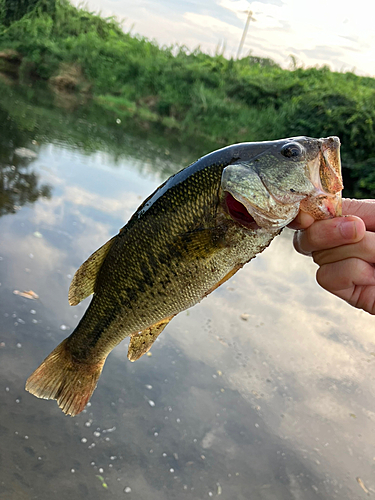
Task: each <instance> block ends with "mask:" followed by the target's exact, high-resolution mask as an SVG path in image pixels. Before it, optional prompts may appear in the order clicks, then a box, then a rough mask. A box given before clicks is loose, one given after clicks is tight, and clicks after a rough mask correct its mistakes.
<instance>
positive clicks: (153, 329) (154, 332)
mask: <svg viewBox="0 0 375 500" xmlns="http://www.w3.org/2000/svg"><path fill="white" fill-rule="evenodd" d="M174 316H175V315H173V316H169V317H168V318H164V319H162V320H161V321H159V322H158V323H155V324H154V325H151V326H149V327H148V328H146V329H145V330H143V331H142V332H139V333H133V334H132V335H131V337H130V342H129V349H128V359H129V360H130V361H137V359H139V358H140V357H141V356H143V354H146V352H148V351H149V350H150V349H151V346H152V344H153V343H154V342H155V340H156V339H157V338H158V336H159V335H160V334H161V332H162V331H163V330H164V328H165V327H166V326H167V325H168V323H169V322H170V320H171V319H172V318H173V317H174Z"/></svg>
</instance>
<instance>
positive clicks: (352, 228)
mask: <svg viewBox="0 0 375 500" xmlns="http://www.w3.org/2000/svg"><path fill="white" fill-rule="evenodd" d="M339 231H340V233H341V236H342V237H343V238H345V239H346V240H354V238H355V237H356V236H357V227H356V225H355V221H354V220H345V219H343V220H342V221H341V223H340V225H339Z"/></svg>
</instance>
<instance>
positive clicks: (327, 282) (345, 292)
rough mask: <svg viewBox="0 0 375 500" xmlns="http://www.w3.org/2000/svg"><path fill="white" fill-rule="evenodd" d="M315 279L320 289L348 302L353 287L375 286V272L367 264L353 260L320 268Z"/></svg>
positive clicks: (359, 260)
mask: <svg viewBox="0 0 375 500" xmlns="http://www.w3.org/2000/svg"><path fill="white" fill-rule="evenodd" d="M316 279H317V281H318V283H319V285H320V286H321V287H323V288H325V289H326V290H328V291H329V292H332V293H334V294H335V295H338V296H339V297H341V298H343V299H345V300H349V299H350V297H351V296H352V294H353V291H354V287H356V286H373V285H375V270H374V267H373V266H372V265H371V264H369V263H368V262H365V261H364V260H361V259H354V258H353V259H347V260H342V261H339V262H334V263H332V264H325V265H323V266H321V267H320V268H319V269H318V271H317V273H316Z"/></svg>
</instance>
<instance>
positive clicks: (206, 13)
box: [87, 0, 375, 76]
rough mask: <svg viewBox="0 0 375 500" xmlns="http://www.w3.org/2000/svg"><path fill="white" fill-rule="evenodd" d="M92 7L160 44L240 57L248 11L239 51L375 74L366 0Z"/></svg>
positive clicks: (169, 1)
mask: <svg viewBox="0 0 375 500" xmlns="http://www.w3.org/2000/svg"><path fill="white" fill-rule="evenodd" d="M87 6H88V7H89V9H90V10H94V11H101V13H102V15H104V16H111V15H115V16H116V17H118V18H119V19H122V20H124V24H123V26H124V31H129V30H131V32H132V33H133V34H136V33H138V34H140V35H143V36H145V37H147V38H149V39H155V40H156V41H157V42H158V43H159V44H160V45H164V44H166V45H170V44H176V43H178V44H180V45H186V46H187V47H188V48H189V49H191V50H193V49H195V48H197V47H200V49H201V50H202V51H204V52H207V53H209V54H212V55H213V54H214V53H215V51H216V50H218V48H219V51H220V52H222V51H223V50H224V56H225V57H227V58H230V57H235V56H236V54H237V50H238V46H239V42H240V39H241V36H242V33H243V29H244V26H245V22H246V19H247V12H248V11H249V10H250V11H252V17H253V19H254V20H252V21H250V25H249V29H248V33H247V37H246V41H245V44H244V47H243V50H242V53H241V55H242V56H246V55H248V54H249V53H251V54H252V55H254V56H261V57H270V58H271V59H273V60H274V61H276V62H277V63H278V64H280V65H281V66H282V67H284V68H288V67H290V66H291V62H292V59H291V57H290V56H291V55H293V56H294V57H295V58H296V59H297V62H298V64H299V65H301V66H304V67H310V66H316V65H318V66H323V65H328V66H330V68H331V69H333V70H335V71H354V72H355V73H357V74H359V75H367V76H375V29H374V17H375V16H374V15H375V4H372V2H369V1H368V0H356V2H348V1H347V0H310V1H307V0H299V1H298V0H261V1H253V2H252V1H247V0H206V1H204V0H203V1H202V0H135V1H134V0H88V1H87Z"/></svg>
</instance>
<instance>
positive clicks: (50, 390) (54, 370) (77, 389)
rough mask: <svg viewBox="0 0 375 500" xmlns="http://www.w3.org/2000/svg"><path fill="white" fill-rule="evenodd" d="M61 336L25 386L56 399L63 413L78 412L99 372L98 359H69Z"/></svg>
mask: <svg viewBox="0 0 375 500" xmlns="http://www.w3.org/2000/svg"><path fill="white" fill-rule="evenodd" d="M67 340H68V339H65V340H64V341H63V342H61V344H59V345H58V346H57V347H56V349H55V350H53V351H52V352H51V354H50V355H49V356H47V358H46V359H45V360H44V361H43V363H42V364H41V365H40V366H39V368H37V369H36V370H35V372H34V373H33V374H32V375H30V377H29V378H28V380H27V382H26V390H27V391H29V392H30V393H31V394H34V396H37V397H38V398H43V399H56V400H57V404H58V405H59V407H60V408H61V409H62V411H63V412H64V413H66V414H67V415H71V416H72V417H74V416H75V415H78V413H80V412H81V411H82V410H83V409H84V407H85V406H86V404H87V403H88V401H89V399H90V397H91V395H92V393H93V392H94V390H95V387H96V384H97V382H98V378H99V376H100V374H101V372H102V369H103V365H104V362H105V358H104V359H103V360H101V361H100V362H99V363H95V364H87V363H80V362H78V361H76V360H74V359H73V357H72V355H71V353H70V351H69V348H68V346H67Z"/></svg>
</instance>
